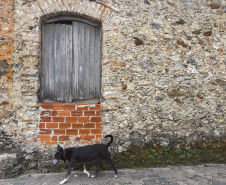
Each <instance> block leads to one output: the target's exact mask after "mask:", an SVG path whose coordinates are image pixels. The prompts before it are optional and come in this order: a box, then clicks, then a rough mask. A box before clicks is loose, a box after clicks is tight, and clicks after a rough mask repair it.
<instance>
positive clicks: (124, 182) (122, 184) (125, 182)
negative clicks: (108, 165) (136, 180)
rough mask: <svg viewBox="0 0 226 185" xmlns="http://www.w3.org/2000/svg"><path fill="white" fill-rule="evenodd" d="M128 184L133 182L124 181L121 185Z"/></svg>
mask: <svg viewBox="0 0 226 185" xmlns="http://www.w3.org/2000/svg"><path fill="white" fill-rule="evenodd" d="M126 184H133V183H132V182H124V183H122V184H121V185H126Z"/></svg>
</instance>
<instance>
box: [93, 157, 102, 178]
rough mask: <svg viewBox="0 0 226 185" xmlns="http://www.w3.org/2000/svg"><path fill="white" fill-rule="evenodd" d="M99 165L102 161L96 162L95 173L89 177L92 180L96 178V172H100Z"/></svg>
mask: <svg viewBox="0 0 226 185" xmlns="http://www.w3.org/2000/svg"><path fill="white" fill-rule="evenodd" d="M101 163H102V160H101V159H99V160H97V166H96V171H95V173H94V175H92V176H91V177H92V178H95V177H96V176H97V174H98V172H99V171H100V165H101Z"/></svg>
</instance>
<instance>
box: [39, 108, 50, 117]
mask: <svg viewBox="0 0 226 185" xmlns="http://www.w3.org/2000/svg"><path fill="white" fill-rule="evenodd" d="M44 115H45V116H44ZM51 115H52V113H51V111H49V110H48V111H42V112H41V114H40V116H42V117H43V116H44V117H50V116H51Z"/></svg>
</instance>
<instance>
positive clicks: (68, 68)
mask: <svg viewBox="0 0 226 185" xmlns="http://www.w3.org/2000/svg"><path fill="white" fill-rule="evenodd" d="M65 62H66V67H65V69H66V74H65V75H66V86H65V94H66V96H65V100H66V102H71V101H72V25H66V61H65Z"/></svg>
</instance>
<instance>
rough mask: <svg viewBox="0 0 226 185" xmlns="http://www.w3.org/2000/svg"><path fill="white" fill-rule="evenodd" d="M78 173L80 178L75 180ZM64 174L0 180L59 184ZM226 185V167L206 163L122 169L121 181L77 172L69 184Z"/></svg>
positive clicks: (15, 184) (17, 184)
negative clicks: (90, 176)
mask: <svg viewBox="0 0 226 185" xmlns="http://www.w3.org/2000/svg"><path fill="white" fill-rule="evenodd" d="M74 174H77V175H78V177H74ZM64 176H65V173H60V174H30V175H23V176H20V177H19V178H18V179H4V180H0V185H28V184H29V185H30V184H31V185H32V184H34V185H56V184H59V182H60V181H62V180H63V179H64ZM72 184H73V185H74V184H78V185H127V184H132V185H153V184H170V185H176V184H177V185H206V184H211V185H226V164H225V165H223V164H216V165H214V164H206V165H200V166H182V167H167V168H150V169H146V170H134V169H132V170H119V172H118V178H115V177H114V173H113V171H100V172H99V174H98V176H97V177H96V178H94V179H93V178H88V177H87V176H86V175H85V174H84V173H82V172H77V171H75V172H73V174H72V175H71V176H70V178H69V180H68V182H67V183H66V185H72Z"/></svg>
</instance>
